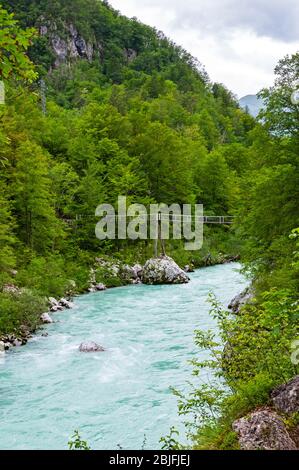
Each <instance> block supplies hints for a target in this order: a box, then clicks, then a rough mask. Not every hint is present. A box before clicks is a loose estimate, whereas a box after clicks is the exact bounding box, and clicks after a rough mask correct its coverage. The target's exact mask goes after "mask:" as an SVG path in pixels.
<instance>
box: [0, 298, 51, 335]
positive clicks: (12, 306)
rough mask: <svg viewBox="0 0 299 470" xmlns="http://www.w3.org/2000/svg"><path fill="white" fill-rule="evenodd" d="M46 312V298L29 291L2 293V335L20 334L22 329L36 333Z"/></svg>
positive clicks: (0, 321) (0, 312) (0, 322)
mask: <svg viewBox="0 0 299 470" xmlns="http://www.w3.org/2000/svg"><path fill="white" fill-rule="evenodd" d="M45 310H46V302H45V299H44V297H40V296H38V295H36V294H35V293H33V292H31V291H29V290H24V291H22V292H21V293H16V294H10V293H4V292H0V333H1V334H11V333H17V334H18V333H19V331H20V329H21V328H22V327H27V328H28V329H29V330H31V331H34V330H35V329H36V328H37V327H38V326H39V325H40V315H41V314H42V313H43V312H44V311H45Z"/></svg>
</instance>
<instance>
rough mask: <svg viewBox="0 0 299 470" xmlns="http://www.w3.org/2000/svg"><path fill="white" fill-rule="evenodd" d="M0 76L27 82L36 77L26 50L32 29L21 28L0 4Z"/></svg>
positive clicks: (33, 32)
mask: <svg viewBox="0 0 299 470" xmlns="http://www.w3.org/2000/svg"><path fill="white" fill-rule="evenodd" d="M0 25H1V29H0V78H1V79H4V80H7V79H11V78H15V79H17V80H20V79H21V80H25V81H27V82H29V83H31V82H33V81H34V80H35V79H36V78H37V74H36V72H35V71H34V66H33V64H32V63H31V62H30V60H29V58H28V57H27V56H26V51H27V49H28V47H29V46H30V44H31V41H32V39H33V37H34V36H35V30H34V29H32V28H31V29H26V30H23V29H21V28H20V27H19V25H18V23H17V21H16V20H15V19H14V15H12V14H8V12H7V11H6V10H3V8H2V7H1V6H0Z"/></svg>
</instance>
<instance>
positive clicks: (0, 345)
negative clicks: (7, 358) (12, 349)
mask: <svg viewBox="0 0 299 470" xmlns="http://www.w3.org/2000/svg"><path fill="white" fill-rule="evenodd" d="M4 353H5V344H4V343H3V341H0V354H4Z"/></svg>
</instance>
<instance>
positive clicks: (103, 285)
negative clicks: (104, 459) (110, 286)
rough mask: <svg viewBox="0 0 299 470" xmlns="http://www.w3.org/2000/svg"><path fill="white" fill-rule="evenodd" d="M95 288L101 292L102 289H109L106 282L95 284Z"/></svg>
mask: <svg viewBox="0 0 299 470" xmlns="http://www.w3.org/2000/svg"><path fill="white" fill-rule="evenodd" d="M95 289H96V290H97V291H100V292H101V291H104V290H107V287H106V286H105V284H97V285H96V286H95Z"/></svg>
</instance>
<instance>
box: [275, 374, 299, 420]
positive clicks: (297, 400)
mask: <svg viewBox="0 0 299 470" xmlns="http://www.w3.org/2000/svg"><path fill="white" fill-rule="evenodd" d="M271 398H272V401H273V404H274V406H275V409H276V410H277V411H278V412H279V413H284V414H292V413H295V412H298V411H299V375H297V376H296V377H294V378H293V379H292V380H291V381H290V382H288V383H287V384H284V385H281V386H280V387H278V388H276V389H275V390H273V392H272V394H271Z"/></svg>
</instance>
